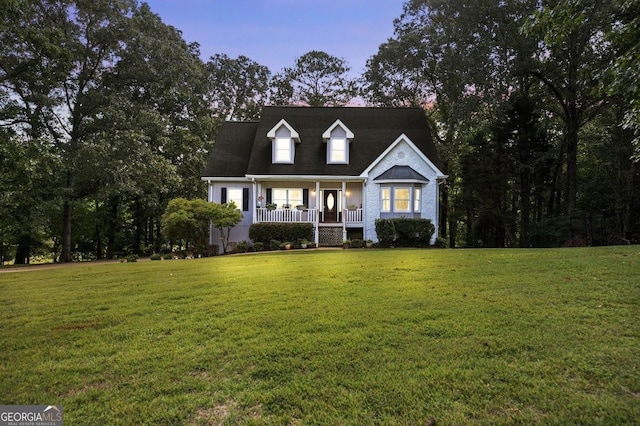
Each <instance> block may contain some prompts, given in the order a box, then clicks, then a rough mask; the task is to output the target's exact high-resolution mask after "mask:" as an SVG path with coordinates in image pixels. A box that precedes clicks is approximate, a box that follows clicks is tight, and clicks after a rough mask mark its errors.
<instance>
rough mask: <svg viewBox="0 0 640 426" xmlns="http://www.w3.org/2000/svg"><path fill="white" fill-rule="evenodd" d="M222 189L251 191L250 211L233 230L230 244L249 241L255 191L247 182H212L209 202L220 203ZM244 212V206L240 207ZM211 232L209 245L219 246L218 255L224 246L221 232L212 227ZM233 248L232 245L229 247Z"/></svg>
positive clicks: (244, 212)
mask: <svg viewBox="0 0 640 426" xmlns="http://www.w3.org/2000/svg"><path fill="white" fill-rule="evenodd" d="M222 188H242V189H244V188H248V189H249V210H248V211H243V212H242V216H243V217H242V221H241V222H240V223H239V224H237V225H236V226H234V227H233V228H232V229H231V232H230V234H229V241H230V242H241V241H245V240H246V241H249V227H250V226H251V224H252V223H253V215H252V212H253V209H252V206H253V205H254V203H253V200H252V198H253V191H252V185H251V182H247V181H246V180H244V181H243V180H238V181H225V182H210V183H209V187H208V197H207V198H208V201H209V202H210V203H220V201H221V198H220V197H221V194H222ZM238 207H239V208H240V209H241V210H242V206H238ZM210 228H211V232H210V234H209V244H217V245H218V250H219V251H218V253H222V244H221V242H220V232H218V230H217V229H216V228H215V227H214V226H213V225H211V227H210ZM229 248H231V245H229Z"/></svg>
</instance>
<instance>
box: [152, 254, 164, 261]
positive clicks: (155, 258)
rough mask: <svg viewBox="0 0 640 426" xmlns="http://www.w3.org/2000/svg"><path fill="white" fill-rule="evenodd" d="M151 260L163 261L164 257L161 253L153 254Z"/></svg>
mask: <svg viewBox="0 0 640 426" xmlns="http://www.w3.org/2000/svg"><path fill="white" fill-rule="evenodd" d="M149 259H150V260H162V255H161V254H160V253H153V254H152V255H151V256H150V257H149Z"/></svg>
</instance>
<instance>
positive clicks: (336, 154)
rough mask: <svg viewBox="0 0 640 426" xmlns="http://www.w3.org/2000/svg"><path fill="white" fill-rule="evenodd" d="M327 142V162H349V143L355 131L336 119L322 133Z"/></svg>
mask: <svg viewBox="0 0 640 426" xmlns="http://www.w3.org/2000/svg"><path fill="white" fill-rule="evenodd" d="M322 139H323V140H324V142H325V143H326V144H327V164H349V145H350V144H351V140H353V132H352V131H351V130H349V128H348V127H347V126H345V125H344V123H343V122H342V121H340V120H336V121H335V122H334V123H333V124H332V125H331V126H330V127H329V128H328V129H327V130H325V132H324V133H323V134H322Z"/></svg>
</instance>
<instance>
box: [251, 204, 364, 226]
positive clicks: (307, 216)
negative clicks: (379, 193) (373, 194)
mask: <svg viewBox="0 0 640 426" xmlns="http://www.w3.org/2000/svg"><path fill="white" fill-rule="evenodd" d="M342 214H343V217H344V220H345V223H362V209H355V210H347V209H345V210H343V212H342ZM317 219H318V209H304V210H298V209H275V210H269V209H266V208H264V207H262V208H257V209H256V222H310V223H316V221H317Z"/></svg>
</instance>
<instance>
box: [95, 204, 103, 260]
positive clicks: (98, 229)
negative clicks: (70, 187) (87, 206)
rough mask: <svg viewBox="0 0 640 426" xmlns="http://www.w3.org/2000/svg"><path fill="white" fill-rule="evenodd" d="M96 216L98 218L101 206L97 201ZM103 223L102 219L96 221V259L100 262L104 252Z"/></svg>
mask: <svg viewBox="0 0 640 426" xmlns="http://www.w3.org/2000/svg"><path fill="white" fill-rule="evenodd" d="M95 204H96V216H98V212H99V210H100V206H99V204H98V201H96V203H95ZM101 224H102V223H101V221H100V219H98V220H96V259H98V260H100V259H102V254H103V253H102V252H103V247H102V226H101Z"/></svg>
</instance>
